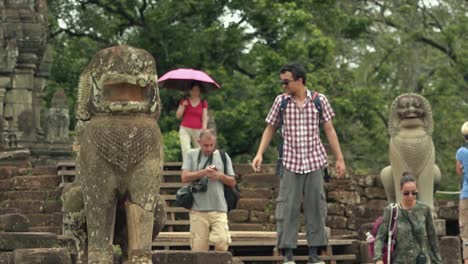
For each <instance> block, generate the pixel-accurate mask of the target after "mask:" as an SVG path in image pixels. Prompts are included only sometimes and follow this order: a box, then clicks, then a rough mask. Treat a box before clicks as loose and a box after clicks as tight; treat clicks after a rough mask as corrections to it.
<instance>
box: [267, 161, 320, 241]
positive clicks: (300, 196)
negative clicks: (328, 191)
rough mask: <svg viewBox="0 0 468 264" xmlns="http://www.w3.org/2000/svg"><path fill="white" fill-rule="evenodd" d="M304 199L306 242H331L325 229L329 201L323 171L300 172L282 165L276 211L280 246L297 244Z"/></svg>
mask: <svg viewBox="0 0 468 264" xmlns="http://www.w3.org/2000/svg"><path fill="white" fill-rule="evenodd" d="M301 201H302V202H303V204H304V205H303V208H304V216H305V221H306V230H307V244H308V245H309V247H310V246H323V245H327V244H328V237H327V232H326V230H325V220H326V217H327V203H326V200H325V191H324V188H323V171H322V170H316V171H312V172H309V173H305V174H300V173H294V172H292V171H289V170H286V169H285V168H283V176H282V177H281V181H280V190H279V194H278V198H277V199H276V212H275V217H276V231H277V234H278V248H280V249H283V248H296V247H297V237H298V229H299V226H298V224H299V214H300V209H301Z"/></svg>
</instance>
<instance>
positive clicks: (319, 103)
mask: <svg viewBox="0 0 468 264" xmlns="http://www.w3.org/2000/svg"><path fill="white" fill-rule="evenodd" d="M312 100H313V101H314V105H315V108H316V109H317V111H318V112H319V122H320V125H321V124H322V123H323V116H322V113H323V106H322V101H320V95H319V93H318V92H317V91H314V94H313V95H312Z"/></svg>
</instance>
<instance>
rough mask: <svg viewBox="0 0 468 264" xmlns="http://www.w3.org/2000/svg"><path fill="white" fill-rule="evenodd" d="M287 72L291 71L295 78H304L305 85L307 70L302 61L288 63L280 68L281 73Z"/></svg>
mask: <svg viewBox="0 0 468 264" xmlns="http://www.w3.org/2000/svg"><path fill="white" fill-rule="evenodd" d="M285 72H291V74H292V76H293V78H294V80H297V79H299V78H302V84H304V85H305V84H306V71H305V68H304V66H303V65H302V64H300V63H290V64H286V65H284V66H283V67H282V68H281V70H280V73H285Z"/></svg>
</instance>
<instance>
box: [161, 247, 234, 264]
mask: <svg viewBox="0 0 468 264" xmlns="http://www.w3.org/2000/svg"><path fill="white" fill-rule="evenodd" d="M152 253H153V263H158V264H174V263H177V264H205V263H210V264H225V263H232V255H231V252H229V251H209V252H192V251H188V250H177V251H168V250H164V251H158V250H155V251H152Z"/></svg>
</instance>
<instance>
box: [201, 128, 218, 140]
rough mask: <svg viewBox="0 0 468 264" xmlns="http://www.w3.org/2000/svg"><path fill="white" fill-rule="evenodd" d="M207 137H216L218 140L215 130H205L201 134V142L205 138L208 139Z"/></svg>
mask: <svg viewBox="0 0 468 264" xmlns="http://www.w3.org/2000/svg"><path fill="white" fill-rule="evenodd" d="M207 137H214V138H215V139H216V135H215V133H214V131H213V129H209V128H207V129H203V130H202V131H201V132H200V138H199V139H200V140H202V139H203V138H207Z"/></svg>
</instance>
